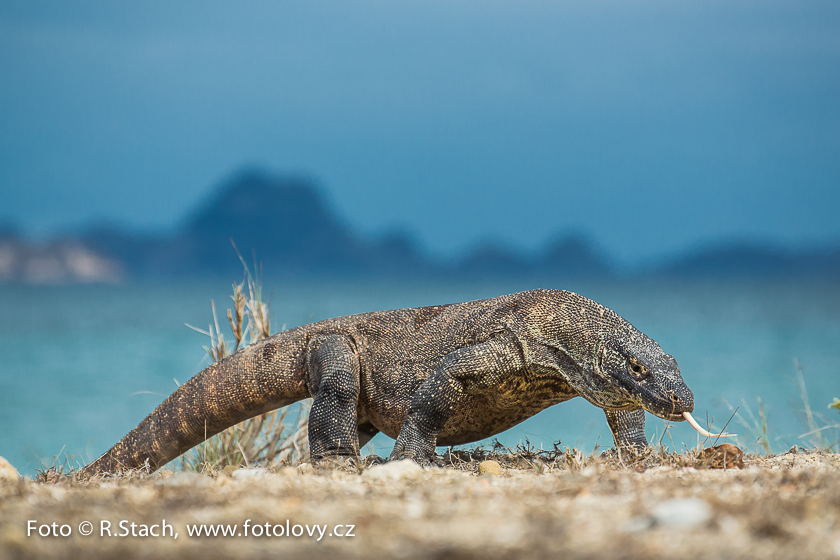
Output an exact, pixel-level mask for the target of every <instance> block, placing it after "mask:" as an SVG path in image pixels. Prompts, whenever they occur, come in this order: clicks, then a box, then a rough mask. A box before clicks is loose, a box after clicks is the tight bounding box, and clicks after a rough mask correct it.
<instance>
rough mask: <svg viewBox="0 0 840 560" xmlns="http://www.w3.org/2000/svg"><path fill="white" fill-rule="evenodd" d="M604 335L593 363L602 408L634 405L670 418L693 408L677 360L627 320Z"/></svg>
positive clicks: (678, 416) (674, 418)
mask: <svg viewBox="0 0 840 560" xmlns="http://www.w3.org/2000/svg"><path fill="white" fill-rule="evenodd" d="M622 326H623V327H624V328H622V329H620V331H621V332H620V334H616V333H613V336H610V337H607V338H606V340H605V341H604V342H603V345H602V347H601V351H600V355H599V357H598V359H597V361H596V363H595V364H594V374H595V376H594V377H595V379H596V380H597V381H596V383H595V385H596V386H598V388H599V389H600V390H599V391H598V392H599V393H600V394H599V397H600V398H599V400H601V401H603V405H604V406H603V408H611V409H638V408H643V409H645V410H647V411H648V412H650V413H652V414H655V415H656V416H659V417H660V418H664V419H666V420H672V421H677V422H679V421H682V420H684V419H685V418H684V417H683V414H682V413H683V412H692V411H693V410H694V395H693V394H692V392H691V389H689V388H688V385H686V384H685V381H683V378H682V375H681V374H680V368H679V366H678V365H677V361H676V360H675V359H674V357H673V356H671V355H670V354H666V353H665V352H664V351H663V350H662V348H661V347H660V346H659V344H657V343H656V341H654V340H652V339H650V338H648V337H647V336H646V335H645V334H643V333H641V332H640V331H638V330H637V329H635V328H634V327H633V326H632V325H630V324H629V323H625V325H622Z"/></svg>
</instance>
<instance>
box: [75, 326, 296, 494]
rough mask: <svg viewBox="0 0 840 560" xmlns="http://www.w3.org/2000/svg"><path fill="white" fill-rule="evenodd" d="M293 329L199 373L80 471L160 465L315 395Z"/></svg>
mask: <svg viewBox="0 0 840 560" xmlns="http://www.w3.org/2000/svg"><path fill="white" fill-rule="evenodd" d="M291 333H292V331H286V332H284V333H280V334H278V335H275V336H273V337H270V338H268V339H265V340H262V341H260V342H257V343H256V344H252V345H251V346H248V347H246V348H243V349H242V350H240V351H239V352H236V353H235V354H233V355H231V356H228V357H226V358H224V359H223V360H221V361H219V362H217V363H215V364H213V365H211V366H210V367H208V368H207V369H205V370H203V371H201V372H200V373H198V374H197V375H196V376H195V377H193V378H192V379H190V380H189V381H187V382H186V383H184V384H183V385H181V386H180V387H178V389H177V390H176V391H175V392H174V393H172V394H171V395H170V396H169V397H168V398H167V399H166V400H165V401H163V403H161V404H160V406H158V407H157V408H156V409H155V410H154V411H153V412H152V413H151V414H149V415H148V416H147V417H146V419H145V420H143V421H142V422H141V423H140V425H138V426H137V427H136V428H134V429H133V430H132V431H131V432H130V433H129V434H128V435H126V436H125V437H124V438H123V439H122V440H121V441H120V442H119V443H117V444H116V445H114V446H113V447H112V448H111V449H110V450H108V451H107V452H106V453H105V454H104V455H102V456H101V457H100V458H99V459H97V460H96V461H94V462H92V463H90V464H88V465H87V466H85V467H84V468H82V469H81V471H80V473H79V474H80V476H81V477H83V478H88V477H90V476H93V475H95V474H99V473H114V472H119V471H123V470H128V469H136V468H141V467H144V466H146V465H148V467H149V468H150V469H151V470H152V471H154V470H156V469H158V468H160V467H161V466H163V465H164V464H166V463H168V462H169V461H171V460H172V459H174V458H176V457H178V456H179V455H181V454H182V453H184V452H186V451H187V450H189V449H191V448H192V447H194V446H196V445H198V444H199V443H201V442H202V441H204V440H205V439H207V438H209V437H211V436H213V435H215V434H217V433H219V432H221V431H223V430H225V429H227V428H229V427H231V426H233V425H234V424H238V423H239V422H242V421H244V420H247V419H249V418H251V417H253V416H256V415H258V414H262V413H264V412H268V411H270V410H274V409H276V408H280V407H282V406H286V405H289V404H292V403H294V402H297V401H299V400H302V399H304V398H306V397H308V396H310V395H309V391H308V389H307V388H306V382H305V373H304V368H303V364H302V359H301V358H300V356H301V355H302V353H301V352H299V351H295V350H296V349H295V348H294V347H295V346H296V344H295V342H296V340H295V338H296V337H292V336H290V335H291Z"/></svg>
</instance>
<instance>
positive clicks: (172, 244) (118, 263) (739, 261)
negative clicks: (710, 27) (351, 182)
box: [0, 169, 840, 281]
mask: <svg viewBox="0 0 840 560" xmlns="http://www.w3.org/2000/svg"><path fill="white" fill-rule="evenodd" d="M231 240H233V242H234V243H235V244H236V247H237V248H238V249H239V251H240V252H241V254H242V256H243V258H244V259H245V260H246V261H247V262H248V264H249V265H250V264H252V263H253V260H254V256H256V260H257V261H259V262H260V263H262V266H263V271H264V274H266V276H268V277H272V278H277V277H288V278H295V279H312V278H321V279H324V278H331V277H336V278H343V279H346V278H356V279H364V278H373V277H376V278H383V277H393V278H414V279H417V278H421V279H422V278H439V279H467V280H471V279H491V278H534V279H541V280H549V281H550V280H554V279H564V278H610V277H614V276H615V274H616V273H615V269H614V267H613V266H612V264H611V263H610V262H609V261H608V259H607V258H606V257H605V256H604V254H603V253H602V252H601V251H599V250H598V248H597V247H595V246H594V245H593V244H592V243H591V242H590V241H589V240H588V239H586V238H584V237H580V236H575V235H569V236H563V237H557V238H556V239H554V240H552V241H551V242H549V243H548V244H547V245H546V247H545V249H544V250H543V251H541V252H540V253H538V254H536V255H530V256H529V255H525V254H521V253H520V252H517V251H516V250H514V249H511V248H509V247H505V246H503V245H500V244H498V243H484V244H480V245H478V246H476V247H475V248H474V249H473V250H472V251H469V252H468V254H466V255H464V256H463V257H461V258H458V259H454V260H451V261H441V260H436V259H433V258H431V257H430V256H428V255H426V254H425V253H424V252H423V251H421V250H420V248H419V245H418V243H417V242H416V240H415V239H414V237H412V235H411V234H410V233H409V232H405V231H391V232H388V233H385V234H383V235H381V236H377V237H372V238H371V237H363V236H360V235H359V234H358V233H357V232H355V231H354V230H353V229H352V228H351V227H349V226H348V225H347V223H346V222H345V220H344V219H342V217H341V216H340V214H338V213H337V212H336V210H335V209H334V208H333V207H332V206H331V205H330V204H329V203H328V202H327V201H326V200H325V198H324V197H323V195H322V194H321V191H320V190H319V189H318V188H317V187H316V186H315V185H314V184H313V183H312V182H311V181H309V180H307V179H305V178H301V177H289V176H277V175H272V174H269V173H266V172H263V171H260V170H255V169H251V170H244V171H241V172H239V173H237V174H235V175H232V176H231V177H229V178H228V179H227V180H225V181H223V182H221V183H220V184H219V185H218V186H217V187H216V188H215V189H213V191H212V192H211V194H210V196H209V197H208V198H207V199H206V200H205V201H204V202H202V203H201V204H199V205H198V206H197V207H196V208H195V209H194V210H193V211H191V212H189V213H188V214H187V216H186V217H185V219H184V221H183V222H182V224H181V226H180V227H178V228H176V229H175V230H174V231H173V232H170V233H160V234H157V235H149V234H139V233H135V232H132V231H129V230H126V229H124V228H121V227H120V226H119V225H115V224H102V225H99V226H96V227H91V228H90V229H88V230H87V231H85V232H84V233H83V234H81V235H77V236H72V237H68V238H64V239H60V240H58V241H55V242H53V243H51V244H47V245H45V246H35V245H29V244H26V243H24V242H23V241H21V240H20V237H19V235H18V234H17V233H16V231H15V230H14V229H13V228H2V227H0V280H5V281H30V280H32V279H35V280H32V281H80V280H84V281H99V280H107V281H112V280H115V279H117V278H119V277H120V275H121V274H122V273H123V272H124V273H125V275H126V276H128V277H130V278H135V279H143V278H171V277H197V276H221V277H224V278H236V277H238V276H240V275H241V273H242V266H241V264H240V262H239V259H238V258H237V256H236V253H235V251H234V249H233V247H232V245H231ZM27 263H28V264H27ZM74 263H75V264H74ZM646 270H649V271H652V272H650V273H645V274H643V275H644V276H659V277H673V278H697V279H704V278H754V277H771V278H774V277H776V278H778V277H812V276H819V277H828V278H840V250H838V249H825V250H820V251H818V250H813V251H811V252H802V251H799V252H794V251H785V250H782V249H778V248H774V247H771V246H767V245H760V244H746V243H730V244H728V245H719V246H714V247H707V248H701V249H698V250H694V251H691V252H688V253H686V254H683V255H679V256H677V257H675V258H672V259H670V260H668V261H666V262H665V263H663V264H662V265H661V266H659V267H658V268H657V267H650V266H648V267H646ZM27 271H29V272H27ZM39 271H40V272H39ZM74 271H75V272H74ZM27 278H28V279H30V280H27ZM38 279H40V280H38Z"/></svg>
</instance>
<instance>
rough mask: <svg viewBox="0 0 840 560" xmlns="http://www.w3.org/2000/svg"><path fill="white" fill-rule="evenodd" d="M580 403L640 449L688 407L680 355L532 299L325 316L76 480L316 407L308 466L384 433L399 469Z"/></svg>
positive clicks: (177, 398) (183, 403)
mask: <svg viewBox="0 0 840 560" xmlns="http://www.w3.org/2000/svg"><path fill="white" fill-rule="evenodd" d="M576 396H582V397H583V398H585V399H586V400H588V401H589V402H591V403H592V404H594V405H596V406H598V407H600V408H602V409H604V410H605V412H606V415H607V421H608V424H609V426H610V429H611V431H612V433H613V437H614V439H615V442H616V445H617V446H618V447H619V448H627V447H632V446H645V445H647V440H646V439H645V434H644V421H645V420H644V410H647V411H649V412H651V413H653V414H655V415H657V416H660V417H662V418H665V419H668V420H672V421H681V420H683V417H682V415H681V413H682V412H683V411H688V412H691V411H692V410H693V409H694V397H693V395H692V393H691V391H690V390H689V388H688V387H687V386H686V385H685V383H684V382H683V380H682V377H681V375H680V370H679V368H678V366H677V362H676V361H675V360H674V358H673V357H672V356H670V355H668V354H666V353H665V352H663V351H662V349H661V348H660V347H659V345H658V344H657V343H656V342H655V341H653V340H651V339H650V338H648V337H647V336H645V335H644V334H642V333H641V332H639V331H638V330H637V329H636V328H635V327H633V326H632V325H631V324H630V323H628V322H627V321H625V320H624V319H622V318H621V317H620V316H618V315H617V314H616V313H614V312H613V311H610V310H609V309H607V308H606V307H604V306H602V305H600V304H598V303H596V302H594V301H592V300H590V299H587V298H585V297H583V296H580V295H578V294H575V293H572V292H566V291H559V290H533V291H529V292H521V293H518V294H513V295H509V296H502V297H497V298H492V299H485V300H477V301H470V302H466V303H457V304H451V305H442V306H434V307H421V308H413V309H397V310H393V311H381V312H376V313H366V314H362V315H351V316H347V317H339V318H336V319H329V320H326V321H321V322H318V323H312V324H310V325H304V326H301V327H297V328H295V329H292V330H289V331H285V332H282V333H280V334H277V335H274V336H272V337H270V338H268V339H265V340H262V341H260V342H257V343H255V344H253V345H251V346H249V347H247V348H244V349H242V350H240V351H239V352H237V353H236V354H234V355H232V356H229V357H227V358H225V359H224V360H221V361H220V362H219V363H217V364H214V365H212V366H210V367H208V368H207V369H205V370H204V371H202V372H201V373H199V374H198V375H196V376H195V377H193V378H192V379H191V380H190V381H188V382H187V383H185V384H184V385H182V386H181V387H179V388H178V390H176V391H175V392H174V393H173V394H172V395H170V396H169V398H167V399H166V400H165V401H164V402H163V403H162V404H161V405H160V406H159V407H158V408H157V409H155V411H154V412H152V413H151V414H150V415H149V416H148V417H147V418H146V419H145V420H143V422H141V423H140V425H139V426H137V428H135V429H134V430H132V431H131V433H129V434H128V435H127V436H125V437H124V438H123V439H122V441H120V442H119V443H117V444H116V445H115V446H114V447H113V448H111V449H110V450H109V451H108V452H107V453H105V454H104V455H103V456H102V457H100V458H99V459H97V460H96V461H94V462H93V463H91V464H90V465H88V466H86V467H85V468H84V469H83V470H82V474H83V475H86V476H89V475H93V474H96V473H101V472H115V471H119V470H123V469H132V468H139V467H143V466H144V465H145V464H147V462H148V465H149V467H150V468H151V469H152V470H154V469H157V468H159V467H161V466H162V465H164V464H165V463H167V462H169V461H170V460H172V459H174V458H175V457H177V456H178V455H180V454H182V453H184V452H185V451H187V450H188V449H190V448H191V447H193V446H195V445H197V444H198V443H200V442H202V441H204V440H205V439H206V438H208V437H210V436H212V435H215V434H217V433H219V432H221V431H222V430H224V429H226V428H228V427H230V426H232V425H234V424H236V423H238V422H241V421H243V420H246V419H248V418H251V417H252V416H256V415H257V414H261V413H263V412H267V411H270V410H273V409H276V408H279V407H281V406H286V405H288V404H291V403H293V402H296V401H299V400H302V399H304V398H307V397H313V399H314V400H313V404H312V409H311V411H310V416H309V444H310V451H311V455H312V458H313V460H319V459H323V458H326V457H330V456H358V454H359V449H360V447H361V446H363V445H364V444H365V443H367V441H369V440H370V438H371V437H373V436H374V435H375V434H376V433H378V432H380V431H381V432H383V433H385V434H386V435H388V436H390V437H392V438H395V439H396V440H397V441H396V444H395V445H394V450H393V452H392V453H391V459H400V458H411V459H413V460H415V461H417V462H418V463H420V464H428V463H429V462H430V461H431V460H432V459H433V457H434V450H435V446H436V445H457V444H463V443H469V442H472V441H477V440H480V439H484V438H487V437H489V436H492V435H494V434H498V433H500V432H503V431H504V430H507V429H508V428H510V427H511V426H514V425H516V424H518V423H519V422H522V421H523V420H525V419H527V418H529V417H531V416H533V415H534V414H536V413H537V412H539V411H541V410H543V409H545V408H547V407H549V406H551V405H553V404H556V403H560V402H563V401H566V400H569V399H571V398H574V397H576Z"/></svg>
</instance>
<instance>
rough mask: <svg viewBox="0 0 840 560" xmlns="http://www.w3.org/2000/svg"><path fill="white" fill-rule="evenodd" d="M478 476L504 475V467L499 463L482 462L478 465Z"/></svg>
mask: <svg viewBox="0 0 840 560" xmlns="http://www.w3.org/2000/svg"><path fill="white" fill-rule="evenodd" d="M478 474H492V475H499V474H502V465H500V464H499V463H498V461H482V462H481V463H479V464H478Z"/></svg>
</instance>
